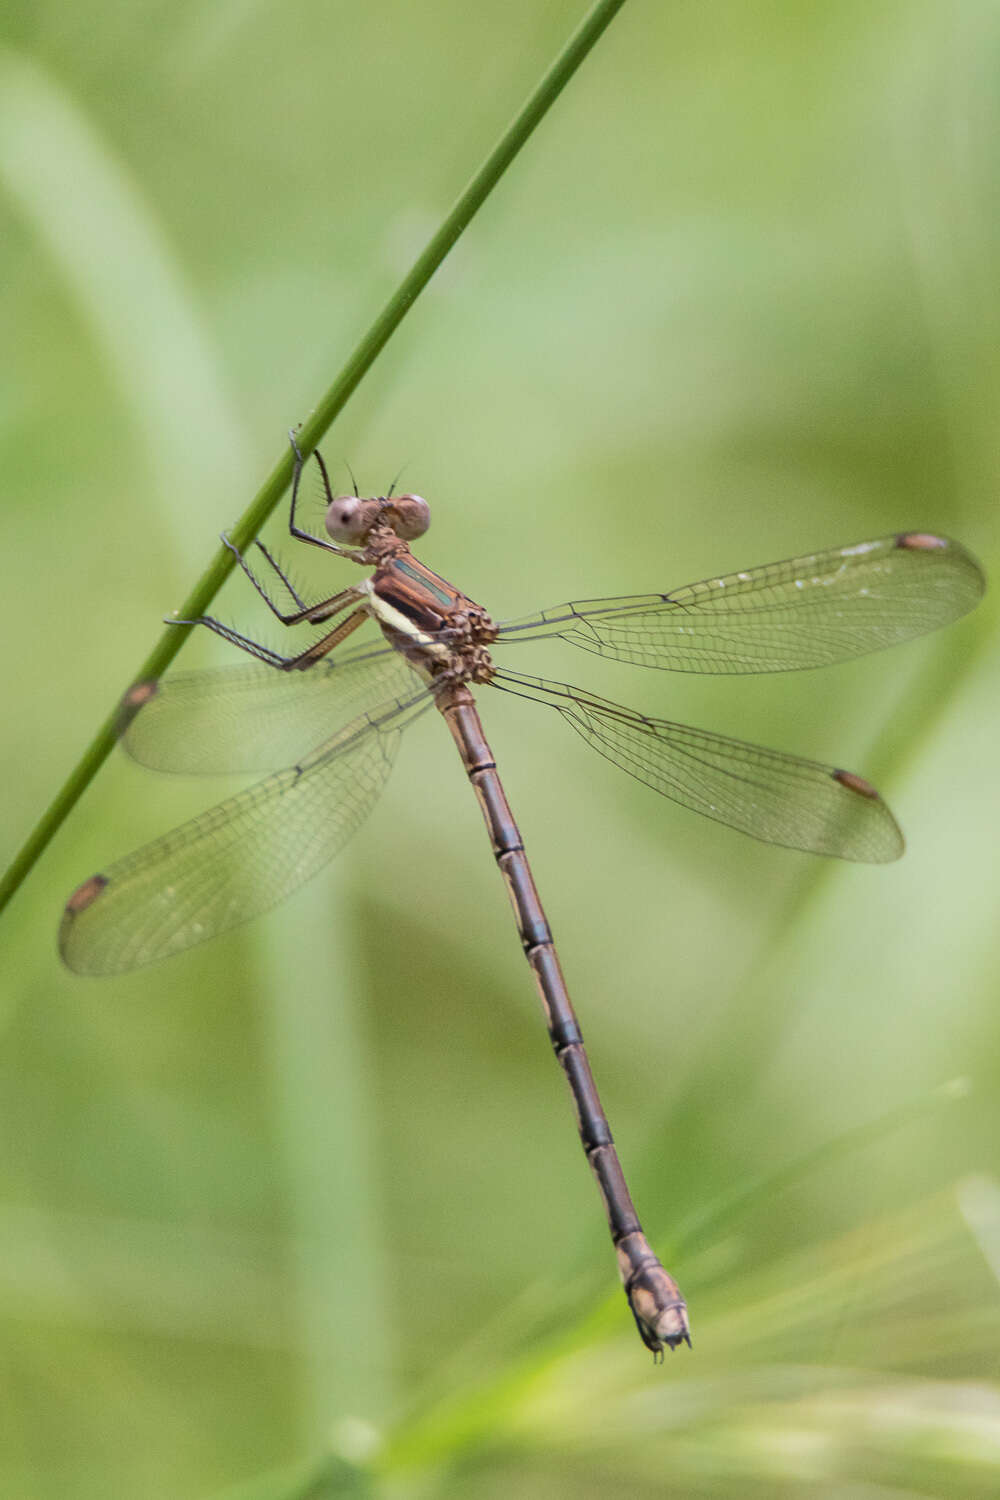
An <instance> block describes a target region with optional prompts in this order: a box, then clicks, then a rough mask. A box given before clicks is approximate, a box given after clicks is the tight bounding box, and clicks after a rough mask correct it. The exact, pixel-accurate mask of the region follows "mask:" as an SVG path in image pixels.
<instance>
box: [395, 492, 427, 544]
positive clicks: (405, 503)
mask: <svg viewBox="0 0 1000 1500" xmlns="http://www.w3.org/2000/svg"><path fill="white" fill-rule="evenodd" d="M386 514H387V519H388V522H389V525H390V526H391V527H392V529H393V531H394V532H395V533H396V535H397V536H398V537H401V538H402V539H403V541H404V542H412V541H415V540H416V538H417V537H418V536H423V534H424V532H425V531H426V530H427V528H428V526H429V525H430V524H431V508H430V506H429V505H428V504H427V501H426V500H422V499H421V497H420V496H419V495H397V496H396V498H395V500H391V501H390V502H389V509H388V511H387V513H386Z"/></svg>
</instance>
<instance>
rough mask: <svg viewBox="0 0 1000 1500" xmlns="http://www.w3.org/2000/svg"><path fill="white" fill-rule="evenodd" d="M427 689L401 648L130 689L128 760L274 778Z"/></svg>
mask: <svg viewBox="0 0 1000 1500" xmlns="http://www.w3.org/2000/svg"><path fill="white" fill-rule="evenodd" d="M417 682H418V678H417V676H416V674H415V673H414V671H413V668H412V667H410V666H409V665H408V663H407V662H406V660H405V658H403V657H401V656H400V655H399V653H398V651H394V650H393V648H392V647H391V646H366V647H358V648H355V649H354V650H352V651H348V652H340V651H338V652H337V653H336V655H335V657H334V656H330V657H327V658H324V659H323V660H322V661H319V662H317V663H316V665H315V666H313V667H310V668H309V670H308V671H305V672H279V671H276V670H275V668H273V667H262V666H234V667H220V668H218V669H217V670H212V671H207V672H177V673H175V674H173V675H172V676H168V677H163V678H161V679H160V680H159V681H148V682H138V683H136V684H135V686H134V687H132V688H130V689H129V691H128V692H127V693H126V695H125V698H124V699H123V701H122V706H121V710H120V713H119V734H120V736H121V739H122V743H123V745H124V746H125V749H126V750H127V751H128V753H129V754H130V755H131V756H132V757H133V758H134V759H135V760H137V761H140V762H141V763H142V765H144V766H151V767H152V769H153V770H155V771H180V772H186V773H188V774H190V775H195V776H212V775H216V774H222V773H229V772H241V771H270V770H272V769H274V768H275V767H277V766H287V765H288V764H289V763H290V762H291V761H294V760H295V759H296V758H297V757H298V756H300V755H301V754H302V753H303V751H305V750H310V749H312V747H313V746H314V745H316V744H319V743H320V742H321V741H326V740H329V738H330V736H331V734H333V733H334V732H335V731H336V730H337V729H339V728H341V727H342V726H343V725H344V724H348V723H350V722H351V720H353V719H356V718H357V717H358V716H359V715H360V714H363V713H367V712H368V711H369V710H371V709H374V708H376V707H377V706H378V705H379V704H381V703H384V702H385V701H386V700H387V699H390V698H401V697H405V696H406V695H407V694H412V692H413V689H414V686H415V685H416V684H417Z"/></svg>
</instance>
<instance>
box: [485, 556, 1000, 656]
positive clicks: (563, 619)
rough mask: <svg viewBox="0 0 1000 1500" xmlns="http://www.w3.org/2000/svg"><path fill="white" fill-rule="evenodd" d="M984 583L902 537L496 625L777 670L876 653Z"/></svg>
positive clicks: (946, 612)
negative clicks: (652, 592)
mask: <svg viewBox="0 0 1000 1500" xmlns="http://www.w3.org/2000/svg"><path fill="white" fill-rule="evenodd" d="M984 588H985V579H984V577H983V574H982V570H981V569H980V567H979V564H978V563H977V562H976V560H975V558H974V557H972V556H971V555H970V554H969V553H968V552H966V551H965V549H964V548H963V547H961V546H960V545H959V544H958V543H957V542H952V541H948V540H947V538H945V537H937V536H930V535H928V534H926V533H923V532H905V533H902V534H900V535H898V536H889V537H882V538H881V539H880V540H878V541H874V542H859V543H858V544H857V545H856V546H853V547H839V548H834V549H833V550H832V551H829V552H817V553H814V554H812V555H811V556H809V557H793V558H790V559H789V560H788V561H787V562H779V563H771V564H769V565H768V566H767V567H763V568H752V569H751V570H750V571H749V572H746V573H729V574H727V575H726V576H725V577H723V578H711V579H707V580H706V581H705V582H703V583H692V584H690V585H689V586H688V587H687V588H682V589H675V590H674V592H673V593H670V594H637V595H634V596H632V597H629V598H624V599H588V600H583V601H580V602H578V603H575V604H563V605H559V606H557V607H556V608H555V609H547V610H545V611H543V613H542V614H539V615H533V616H531V617H528V618H525V619H523V620H514V621H512V622H511V623H510V624H507V625H502V626H501V627H500V637H499V639H500V641H501V642H504V643H507V642H511V643H513V642H514V641H519V640H534V639H536V638H537V637H539V636H553V635H554V636H561V637H562V638H563V640H566V641H570V642H571V643H572V644H573V645H574V646H581V647H582V648H583V649H584V650H585V651H594V652H596V653H597V654H598V655H599V656H609V657H612V658H614V659H615V660H617V661H626V662H632V663H635V664H636V665H638V666H645V667H666V668H670V669H672V670H673V671H677V672H785V671H791V670H793V669H795V668H802V667H822V666H827V665H829V664H830V663H832V662H837V661H846V660H847V659H848V658H850V657H853V656H864V655H865V654H866V653H867V652H869V651H881V650H882V649H883V648H884V647H886V646H894V645H896V644H897V643H898V642H900V641H907V640H910V639H912V638H913V637H914V636H918V635H923V634H925V632H927V631H929V630H937V629H939V627H940V626H942V625H947V624H949V623H950V622H951V621H952V620H957V619H959V617H960V616H962V615H964V614H966V613H967V612H968V611H969V610H970V609H972V608H973V607H974V606H975V605H976V603H977V602H978V601H979V599H980V598H981V596H982V593H983V589H984Z"/></svg>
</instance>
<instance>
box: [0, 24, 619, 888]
mask: <svg viewBox="0 0 1000 1500" xmlns="http://www.w3.org/2000/svg"><path fill="white" fill-rule="evenodd" d="M624 3H625V0H598V3H597V4H595V5H594V6H593V8H592V9H591V11H590V13H589V14H588V15H587V16H586V17H585V19H584V20H583V21H582V22H581V24H580V26H579V27H578V28H577V30H576V31H575V32H574V34H573V35H572V36H571V37H570V39H569V41H568V42H567V44H566V46H565V47H564V48H563V50H562V51H561V52H560V54H559V56H558V57H557V58H556V59H555V61H554V62H553V64H552V66H551V67H550V68H549V70H548V72H547V73H546V74H545V75H544V77H543V78H542V79H541V81H540V82H539V84H538V86H537V87H536V88H535V90H534V92H533V93H532V94H531V95H530V96H529V98H528V99H527V101H526V102H525V104H524V105H523V106H522V108H521V109H520V111H519V112H518V114H517V115H516V116H515V118H514V120H513V122H512V123H511V125H510V126H509V127H508V129H507V130H506V131H505V133H504V134H503V136H502V137H501V139H500V141H499V142H498V144H497V145H496V146H495V147H494V148H493V150H492V151H491V152H490V154H489V156H488V157H487V158H486V160H485V161H484V162H483V164H482V166H481V167H480V168H479V170H478V172H477V173H476V174H475V176H474V177H473V178H472V181H471V182H470V183H469V185H468V187H467V188H466V189H465V191H464V192H463V193H462V194H461V196H460V197H459V198H458V200H457V202H456V203H455V204H454V206H453V208H452V209H451V212H450V213H449V214H448V215H447V216H446V218H445V219H444V221H443V223H442V224H441V227H440V228H439V229H438V231H437V233H436V234H435V235H434V236H433V238H432V239H431V240H430V241H429V243H428V244H427V246H426V248H425V249H424V250H423V252H422V253H421V254H420V255H419V256H418V257H417V259H416V260H415V261H414V263H413V265H412V267H411V268H410V270H409V272H408V273H407V275H406V276H405V277H404V278H403V280H402V282H401V283H400V285H399V286H398V287H397V289H396V291H395V292H394V293H393V295H392V296H391V297H390V298H389V301H388V302H387V303H386V304H385V306H384V307H383V309H382V311H381V312H380V313H379V314H378V316H377V317H376V319H375V321H374V322H373V323H372V325H371V327H370V328H369V329H368V332H367V333H366V334H365V335H364V336H363V338H362V339H361V341H360V343H359V344H358V345H357V347H356V349H354V351H353V352H352V354H351V355H350V356H349V357H348V359H347V362H346V363H345V365H344V367H343V369H342V370H341V371H340V374H339V375H338V376H337V378H336V379H335V380H334V382H333V384H332V385H331V386H330V388H329V390H328V391H327V392H326V394H325V395H324V396H323V397H322V398H321V400H319V401H318V402H317V403H316V406H315V408H314V410H313V414H312V416H311V417H310V418H309V420H308V421H307V422H306V423H305V424H304V426H303V427H302V429H301V431H300V432H299V433H298V435H297V440H298V444H299V447H300V449H301V451H302V454H303V456H304V457H306V458H308V457H309V455H310V453H312V452H313V450H314V449H315V447H316V446H317V444H318V443H319V442H320V441H321V439H322V438H323V436H324V434H325V433H326V432H327V430H328V428H329V427H330V424H331V423H332V422H333V420H334V418H335V417H336V416H337V415H338V414H339V413H340V412H341V411H342V410H343V408H344V406H345V405H346V404H347V402H348V400H349V399H350V397H351V395H352V394H353V393H354V391H355V389H356V387H357V386H358V384H359V383H360V381H361V380H362V378H363V376H364V375H365V374H366V373H367V371H368V370H369V369H370V368H371V366H372V365H373V364H374V362H375V360H376V358H377V357H378V355H379V353H380V352H381V350H382V349H383V348H384V347H385V345H386V344H387V343H388V341H389V339H390V338H391V336H392V334H393V333H394V332H395V330H396V329H397V328H398V327H399V324H400V323H401V322H402V320H403V318H404V317H405V315H406V313H407V312H408V310H409V309H410V307H411V306H412V305H413V303H414V302H415V301H416V299H417V297H419V295H420V293H421V292H422V291H423V289H424V287H425V286H426V285H427V283H428V282H429V281H430V279H431V277H432V276H433V275H434V272H435V271H436V270H437V268H438V266H440V264H441V262H442V261H443V260H444V258H445V256H446V255H447V254H448V251H449V250H450V249H451V247H452V246H453V245H454V244H455V242H456V240H457V239H458V238H459V236H460V235H461V233H462V231H463V230H464V229H465V228H466V226H467V225H468V224H469V223H470V222H471V220H472V219H473V217H474V216H475V214H476V213H477V212H478V210H479V209H480V208H481V207H482V205H483V204H484V203H485V201H486V199H487V198H488V197H489V195H490V193H491V192H492V191H493V189H494V188H495V187H496V185H497V183H498V182H499V181H500V178H501V177H502V176H503V174H504V172H505V171H506V170H507V168H508V167H509V166H510V164H511V162H512V161H513V160H514V158H515V156H517V154H518V152H519V151H520V150H521V147H522V146H523V145H524V144H525V142H526V141H527V140H528V137H529V136H530V135H531V133H532V131H533V130H534V129H535V126H536V125H538V124H539V122H540V121H541V119H542V118H543V116H544V115H545V114H546V113H547V112H548V110H549V109H550V108H551V106H552V105H553V104H554V103H555V101H556V99H558V97H559V95H560V94H561V93H562V91H563V89H564V88H565V87H566V84H567V83H568V82H569V80H570V79H571V78H572V76H573V74H574V73H575V72H576V70H577V68H578V67H579V66H580V64H581V63H582V62H583V60H584V58H585V57H586V56H587V54H588V52H589V51H590V49H591V48H592V47H593V46H594V44H595V42H597V40H598V39H599V38H600V36H601V35H602V33H603V32H604V30H605V28H606V27H607V26H608V25H609V24H610V23H611V21H612V20H613V19H614V17H615V15H616V14H617V13H618V11H619V10H621V8H622V6H623V5H624ZM291 477H292V453H291V448H290V447H289V446H288V445H286V446H285V447H284V449H283V452H282V455H281V458H280V459H279V460H278V462H277V463H276V464H275V466H274V468H273V469H272V470H271V472H270V474H269V475H268V476H267V478H266V479H265V481H264V483H263V484H262V485H261V487H260V489H259V490H258V491H257V494H256V495H255V496H254V498H253V500H252V501H251V502H250V505H249V506H248V507H247V509H246V510H245V511H244V512H243V515H242V516H241V517H240V519H239V521H238V522H237V523H236V525H235V526H234V527H233V528H232V532H231V536H232V539H233V541H234V543H235V544H236V546H237V547H238V548H239V549H240V550H241V551H243V550H244V549H245V548H246V547H247V546H249V544H250V542H251V541H252V540H253V538H254V537H255V536H256V535H257V532H258V531H259V530H260V528H261V527H262V526H263V524H264V522H265V521H266V520H267V518H268V517H269V516H270V514H271V512H272V511H273V510H274V508H275V506H276V505H277V504H278V501H279V500H280V499H281V497H282V495H283V494H284V492H285V490H286V489H287V488H288V485H289V483H290V481H291ZM234 565H235V560H234V558H233V555H232V553H231V552H229V551H228V550H227V549H226V548H224V547H220V548H219V550H218V552H217V553H216V555H215V557H214V558H213V559H212V561H211V563H210V564H209V566H208V567H207V568H206V569H205V571H204V573H203V574H202V575H201V577H200V578H199V579H198V581H197V583H196V584H195V585H194V588H193V589H192V590H191V592H190V594H189V595H188V596H187V598H186V599H185V600H184V603H183V604H182V605H181V606H180V608H179V609H178V610H177V611H176V613H177V616H178V618H180V619H185V620H191V619H196V618H197V617H198V616H199V615H203V614H204V613H205V611H206V610H207V609H208V606H209V605H210V603H211V602H212V600H213V599H214V597H215V595H216V594H217V593H218V591H219V589H220V588H221V587H222V585H223V583H224V582H225V580H226V579H227V578H228V576H229V574H230V573H231V572H232V570H233V567H234ZM189 634H190V627H186V626H177V625H172V626H169V627H168V629H167V630H166V631H164V633H163V635H161V637H160V639H159V640H158V641H157V643H156V645H155V646H154V648H153V650H152V651H151V652H150V654H149V655H148V656H147V657H146V660H145V661H144V662H143V663H142V665H141V666H140V667H139V670H138V671H137V672H136V674H135V677H134V679H133V681H137V682H138V681H142V680H143V679H145V678H147V677H160V676H161V675H162V674H163V672H164V671H165V670H166V668H167V667H168V666H169V665H170V663H171V662H172V661H173V659H174V657H175V656H176V655H177V653H178V651H180V649H181V647H182V646H183V644H184V642H185V640H186V639H187V637H188V635H189ZM117 712H118V710H117V704H116V706H115V708H114V709H113V710H112V712H111V713H110V714H109V715H108V717H107V718H106V719H105V721H104V723H103V724H102V725H101V727H100V729H99V730H98V731H97V734H96V735H95V736H94V738H93V740H92V741H91V743H90V744H89V745H88V746H87V749H86V750H85V751H84V753H83V755H82V756H81V758H80V760H79V762H78V763H77V765H76V766H75V767H74V769H73V771H72V772H71V774H70V776H69V777H68V779H67V780H66V782H65V784H64V785H63V787H62V788H61V789H60V791H59V792H58V793H57V795H56V797H55V798H54V800H53V801H52V803H51V804H50V806H49V807H48V808H47V809H46V811H45V813H44V814H43V816H42V818H41V819H40V820H39V822H38V824H37V825H36V826H35V828H34V829H33V830H32V832H31V834H30V835H29V837H28V839H27V841H26V842H25V844H24V846H23V848H22V849H21V850H20V851H19V852H18V854H17V855H16V856H15V858H14V859H13V860H12V862H11V864H10V867H9V868H8V869H7V871H6V873H5V874H4V876H3V878H2V879H0V911H2V910H3V908H4V907H5V906H6V905H7V902H8V901H9V900H10V898H11V896H13V894H14V892H15V891H16V890H17V889H18V887H19V886H20V884H21V882H22V881H23V880H24V878H25V876H26V875H27V874H28V871H29V870H30V869H31V867H32V866H33V865H34V863H35V861H36V860H37V859H38V857H39V855H40V854H41V853H42V850H43V849H44V848H45V847H46V845H47V844H48V842H49V840H50V839H51V838H52V836H53V834H54V833H55V832H56V831H57V829H58V828H59V827H60V826H61V824H62V823H63V822H64V821H65V819H66V818H67V817H68V815H69V813H70V811H71V810H72V808H73V807H74V806H75V804H76V802H77V801H78V799H79V798H80V797H81V796H82V794H83V792H84V791H85V789H86V787H87V786H88V785H89V784H90V782H91V780H92V779H93V777H94V776H95V775H96V774H97V772H98V770H99V769H100V767H101V766H102V764H103V763H104V761H105V760H106V759H107V757H108V755H109V754H110V753H111V750H112V749H113V747H114V744H115V723H116V719H117Z"/></svg>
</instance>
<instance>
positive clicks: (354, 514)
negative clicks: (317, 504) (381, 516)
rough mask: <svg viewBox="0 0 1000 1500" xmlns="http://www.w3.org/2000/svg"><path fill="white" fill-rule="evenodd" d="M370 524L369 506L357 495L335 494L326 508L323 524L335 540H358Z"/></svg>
mask: <svg viewBox="0 0 1000 1500" xmlns="http://www.w3.org/2000/svg"><path fill="white" fill-rule="evenodd" d="M371 524H372V515H371V506H370V504H369V503H368V502H366V501H364V500H359V499H358V497H357V495H337V496H335V497H334V499H332V500H331V501H330V504H329V505H328V506H327V508H326V520H325V522H324V525H325V526H326V529H327V531H328V533H329V534H330V536H332V537H333V540H334V541H335V542H360V541H361V540H362V539H363V538H364V535H365V533H366V532H367V531H368V530H369V529H370V527H371Z"/></svg>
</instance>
